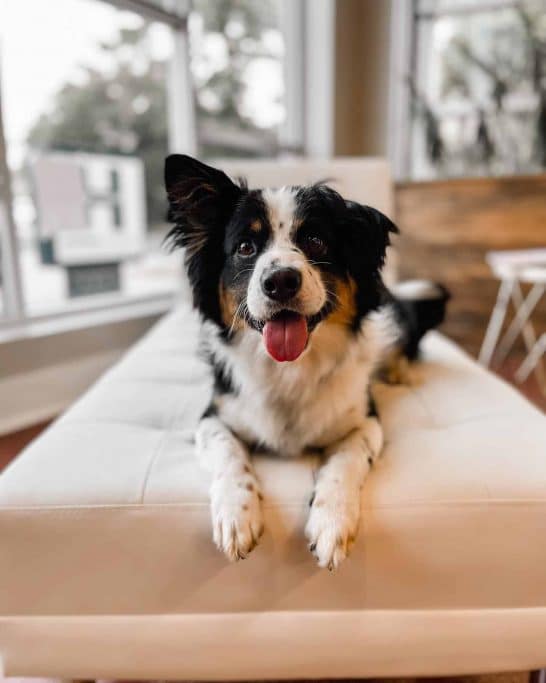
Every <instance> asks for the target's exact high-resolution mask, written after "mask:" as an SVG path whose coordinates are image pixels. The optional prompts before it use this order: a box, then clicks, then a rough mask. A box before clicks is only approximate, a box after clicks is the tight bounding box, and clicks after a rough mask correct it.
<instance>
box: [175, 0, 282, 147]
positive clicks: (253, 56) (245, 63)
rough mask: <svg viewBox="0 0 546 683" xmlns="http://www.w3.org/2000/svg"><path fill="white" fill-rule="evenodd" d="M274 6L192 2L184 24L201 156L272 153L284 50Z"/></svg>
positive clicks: (268, 0) (248, 1) (249, 1)
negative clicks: (187, 27)
mask: <svg viewBox="0 0 546 683" xmlns="http://www.w3.org/2000/svg"><path fill="white" fill-rule="evenodd" d="M281 11H282V7H281V2H280V0H237V1H229V2H211V0H195V2H194V3H193V12H192V13H191V15H190V20H189V36H190V52H191V70H192V75H193V78H194V83H195V88H196V94H197V98H196V99H197V101H196V109H197V133H198V141H199V151H200V153H201V154H202V155H203V156H213V157H214V156H237V157H243V156H272V155H274V154H276V153H277V152H278V151H279V126H280V124H281V123H282V122H283V121H284V119H285V114H286V112H285V106H284V102H283V96H284V82H283V54H284V44H283V36H282V32H281V29H280V21H281V17H280V13H281Z"/></svg>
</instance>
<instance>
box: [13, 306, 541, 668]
mask: <svg viewBox="0 0 546 683" xmlns="http://www.w3.org/2000/svg"><path fill="white" fill-rule="evenodd" d="M196 331H197V321H196V319H195V317H194V316H193V314H192V313H191V312H190V311H189V310H188V309H186V308H184V307H182V308H180V309H178V310H177V311H175V312H174V313H172V314H170V315H169V316H167V317H166V318H164V319H163V320H162V321H161V322H160V323H159V324H158V325H157V326H156V327H155V328H154V329H153V330H152V331H151V332H150V333H149V334H148V335H147V336H146V337H145V338H143V339H142V340H141V341H140V342H139V343H138V344H137V345H136V346H135V347H134V348H133V349H132V350H131V351H130V352H129V353H128V354H127V355H126V356H125V358H124V359H123V360H122V361H121V362H120V363H119V364H118V365H117V366H116V367H114V368H113V369H112V370H110V371H109V372H108V373H107V374H106V375H105V376H104V377H103V378H102V379H101V380H100V381H99V382H98V383H97V384H96V385H95V386H94V387H93V388H92V389H91V390H90V391H88V392H87V394H86V395H85V396H83V398H81V399H80V400H79V401H78V402H77V403H76V404H75V405H74V406H73V407H72V408H71V409H70V410H69V411H68V412H67V413H66V414H65V415H64V416H62V417H61V418H60V419H59V420H58V421H57V422H56V423H55V424H54V425H52V426H51V427H50V428H49V429H48V430H47V431H46V432H44V433H43V434H42V435H41V436H40V437H39V438H38V439H37V440H36V441H35V442H34V443H33V444H31V446H30V447H29V448H28V449H27V450H26V451H25V452H24V453H23V454H22V455H21V456H20V457H19V458H17V459H16V460H15V462H14V463H13V464H12V465H11V466H10V467H9V468H8V469H7V470H6V471H5V472H4V473H3V474H2V476H0V658H1V659H2V660H3V663H4V666H5V668H6V672H7V673H8V674H11V675H15V674H27V675H44V674H51V675H59V676H63V677H70V676H76V677H85V678H89V677H92V678H115V677H120V678H123V677H125V678H130V677H131V676H133V677H140V678H146V677H151V678H168V677H173V678H176V677H178V678H205V679H206V678H237V677H238V678H244V677H254V678H260V677H261V678H264V677H286V676H289V677H293V678H296V677H300V676H306V675H307V676H315V677H325V676H326V677H331V676H340V675H345V676H357V675H358V676H365V675H396V674H398V675H401V674H406V675H410V674H416V673H428V674H439V673H456V672H460V673H463V672H465V671H473V670H474V671H478V670H484V671H485V670H491V669H493V670H495V669H497V670H499V669H502V668H505V669H509V668H514V669H515V668H531V667H533V666H538V665H539V664H546V660H545V661H542V662H541V661H539V660H540V657H542V656H543V653H544V650H543V647H542V642H543V640H542V638H543V636H542V635H541V634H543V633H544V632H546V543H545V539H546V426H545V419H544V416H543V415H542V414H541V413H539V411H537V410H536V409H534V408H533V407H532V406H531V405H529V404H528V403H527V402H526V401H525V400H524V399H523V398H521V397H520V396H519V395H518V394H517V393H516V392H515V391H513V390H512V389H511V388H510V387H508V386H507V385H505V384H504V383H503V382H502V381H500V380H498V379H497V378H495V377H493V376H492V375H490V374H489V373H488V372H486V371H485V370H483V369H482V368H480V367H479V366H477V365H476V364H475V363H474V362H473V361H472V360H471V359H470V358H468V357H467V356H466V355H465V354H463V353H462V352H461V351H460V350H459V349H458V348H457V347H456V346H455V345H453V344H452V343H451V342H449V341H448V340H446V339H445V338H444V337H442V336H441V335H439V334H434V333H432V334H429V335H428V337H427V338H426V340H425V344H424V361H423V362H422V363H421V364H419V365H417V366H415V367H414V368H413V371H412V384H411V386H398V387H388V386H384V385H378V386H377V387H376V389H375V397H376V400H377V404H378V409H379V413H380V416H381V419H382V422H383V424H384V428H385V433H386V447H385V451H384V456H383V458H382V459H381V461H380V462H379V463H378V465H377V466H376V468H375V469H374V471H373V472H372V473H371V475H370V476H369V478H368V480H367V482H366V485H365V487H364V491H363V497H362V525H361V530H360V538H359V539H358V541H357V544H356V546H355V548H354V551H353V553H352V555H351V557H350V558H349V560H348V561H347V562H346V563H345V564H344V565H343V566H342V568H341V569H340V570H339V572H337V573H336V574H330V573H328V572H326V571H324V570H319V569H317V567H316V566H315V564H314V561H313V558H312V557H311V555H310V554H309V552H308V551H307V548H306V544H305V542H304V537H303V527H304V524H305V519H306V515H307V511H308V507H307V502H308V499H309V495H310V492H311V489H312V483H313V477H314V473H315V470H316V467H317V462H316V461H315V460H314V459H313V458H311V457H309V458H304V459H302V460H300V461H295V462H283V461H279V460H275V459H273V458H266V457H263V458H258V459H257V470H258V474H259V476H260V478H261V480H262V482H263V487H264V492H265V501H264V505H265V519H266V529H267V531H266V534H265V536H264V538H263V542H262V543H261V545H260V546H259V547H258V548H257V549H256V550H255V551H254V552H253V553H252V555H251V556H250V557H249V559H248V560H246V561H245V562H240V563H238V564H235V565H229V564H228V563H227V562H226V560H225V558H224V557H223V556H222V555H221V554H220V553H219V552H218V551H217V550H216V549H215V548H214V546H213V544H212V540H211V530H210V520H209V511H208V503H207V489H208V486H209V480H208V475H207V474H206V473H205V472H203V471H202V470H201V469H200V468H199V466H198V464H197V462H196V461H195V459H194V456H193V446H192V439H193V429H194V427H195V424H196V421H197V420H198V417H199V415H200V414H201V412H202V410H203V408H204V407H205V406H206V404H207V401H208V393H209V388H210V377H209V375H208V371H207V368H206V366H205V365H204V363H203V362H202V361H201V360H199V358H198V357H197V355H196V353H195V347H196ZM465 614H467V619H466V620H465V618H464V615H465ZM325 615H326V616H328V615H329V616H330V617H331V620H330V621H329V622H328V621H325V618H326V617H325ZM389 615H390V616H389ZM494 615H497V618H494ZM328 624H331V628H332V630H331V631H330V630H329V629H328V626H327V625H328ZM325 629H326V630H325ZM358 633H360V634H361V635H360V639H359V637H358ZM74 634H79V635H78V637H76V636H74ZM159 634H162V635H161V636H160V635H159ZM213 634H214V638H215V643H216V645H215V647H216V648H217V650H215V651H217V656H216V657H214V656H212V655H211V651H210V647H209V645H208V644H207V643H208V640H207V637H208V636H210V637H211V638H212V637H213ZM493 634H495V636H494V638H493V640H491V638H492V637H493ZM367 638H371V641H370V642H373V643H374V646H373V651H372V650H370V651H368V650H366V649H364V650H362V647H361V646H359V645H358V644H359V643H361V644H362V643H364V642H366V639H367ZM355 639H356V640H355ZM114 641H115V642H116V644H117V645H116V646H113V642H114ZM68 642H70V643H71V647H66V644H67V643H68ZM393 642H396V643H398V645H397V647H399V648H400V650H399V651H400V656H401V657H402V659H401V660H400V659H399V658H398V659H397V658H394V659H393V658H392V657H390V655H389V653H390V651H391V650H390V648H391V645H392V643H393ZM218 643H223V644H224V645H218ZM272 643H276V645H275V647H277V648H278V651H279V652H282V653H283V657H282V658H279V657H275V654H274V650H273V651H272V650H271V647H272V645H271V644H272ZM31 644H32V647H30V645H31ZM192 644H193V645H192ZM318 644H320V647H319V650H318V651H317V649H316V648H317V647H318ZM480 644H481V647H482V649H480V648H479V647H478V645H480ZM147 645H148V646H149V648H151V650H150V651H149V652H148V655H150V654H152V653H153V655H152V656H151V657H150V656H144V654H143V653H145V652H146V646H147ZM349 646H350V647H349ZM120 647H121V651H122V652H123V653H124V656H123V657H121V655H120V649H119V648H120ZM430 647H434V648H436V649H435V650H434V652H436V655H435V656H434V657H427V656H425V655H426V653H427V652H429V648H430ZM233 648H239V650H237V652H239V655H237V657H234V656H232V655H233ZM321 648H322V649H321ZM461 648H468V651H469V652H472V653H473V655H472V657H470V658H469V659H464V660H463V659H461V658H460V657H459V656H458V654H457V653H458V652H460V649H461ZM243 651H244V655H243V654H241V653H243ZM306 651H307V652H308V653H311V652H313V656H311V655H310V654H309V656H307V657H305V656H304V653H305V652H306ZM544 657H546V655H544ZM469 667H472V668H469Z"/></svg>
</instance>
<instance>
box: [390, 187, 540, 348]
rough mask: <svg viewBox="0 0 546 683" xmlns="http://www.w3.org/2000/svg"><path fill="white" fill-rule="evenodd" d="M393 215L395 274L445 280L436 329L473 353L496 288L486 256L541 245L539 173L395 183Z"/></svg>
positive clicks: (478, 344)
mask: <svg viewBox="0 0 546 683" xmlns="http://www.w3.org/2000/svg"><path fill="white" fill-rule="evenodd" d="M396 218H397V222H398V225H399V227H400V230H401V232H402V234H401V236H400V237H399V238H398V239H397V243H398V246H399V250H400V259H399V270H400V277H402V278H411V277H418V278H421V277H424V278H432V279H434V280H438V281H440V282H443V283H444V284H446V285H447V287H448V288H449V289H450V290H451V292H452V295H453V299H452V300H451V301H450V304H449V315H448V319H447V321H446V323H445V324H444V327H443V331H444V332H445V333H446V334H447V335H448V336H450V337H452V338H453V339H455V340H456V341H458V342H459V343H460V344H461V345H462V346H463V347H464V348H465V349H467V350H468V351H469V352H470V353H472V354H473V355H477V353H478V351H479V348H480V345H481V342H482V338H483V335H484V332H485V326H486V324H487V321H488V319H489V315H490V313H491V310H492V307H493V303H494V300H495V297H496V294H497V289H498V282H497V281H496V280H495V279H494V278H493V277H492V275H491V272H490V270H489V268H488V266H487V264H486V263H485V254H486V252H487V251H489V250H492V249H521V248H529V247H544V246H546V175H537V176H524V177H522V176H520V177H514V178H479V179H461V180H447V181H438V182H423V183H402V184H398V185H397V187H396ZM536 320H537V322H538V327H539V328H540V329H542V330H546V302H544V301H543V302H542V303H541V305H540V308H539V310H538V311H537V315H536Z"/></svg>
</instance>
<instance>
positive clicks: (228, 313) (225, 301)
mask: <svg viewBox="0 0 546 683" xmlns="http://www.w3.org/2000/svg"><path fill="white" fill-rule="evenodd" d="M219 292H220V313H221V315H222V322H223V323H224V325H226V327H229V328H230V329H231V330H232V331H233V332H235V331H237V330H240V329H242V328H243V326H244V321H243V319H242V318H241V316H237V318H235V313H236V312H237V308H238V306H239V304H238V302H237V300H236V299H235V295H234V293H233V292H232V291H231V290H230V289H226V287H224V284H223V283H222V282H221V283H220V287H219Z"/></svg>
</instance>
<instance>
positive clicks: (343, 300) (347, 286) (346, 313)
mask: <svg viewBox="0 0 546 683" xmlns="http://www.w3.org/2000/svg"><path fill="white" fill-rule="evenodd" d="M335 293H336V303H335V308H334V310H333V311H332V313H331V314H330V315H329V316H328V317H327V318H326V320H325V323H332V324H334V325H350V324H351V323H352V321H353V319H354V317H355V314H356V303H355V294H356V283H355V281H354V280H353V279H352V278H350V279H349V281H348V282H346V281H345V280H341V279H340V280H337V282H336V285H335Z"/></svg>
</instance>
